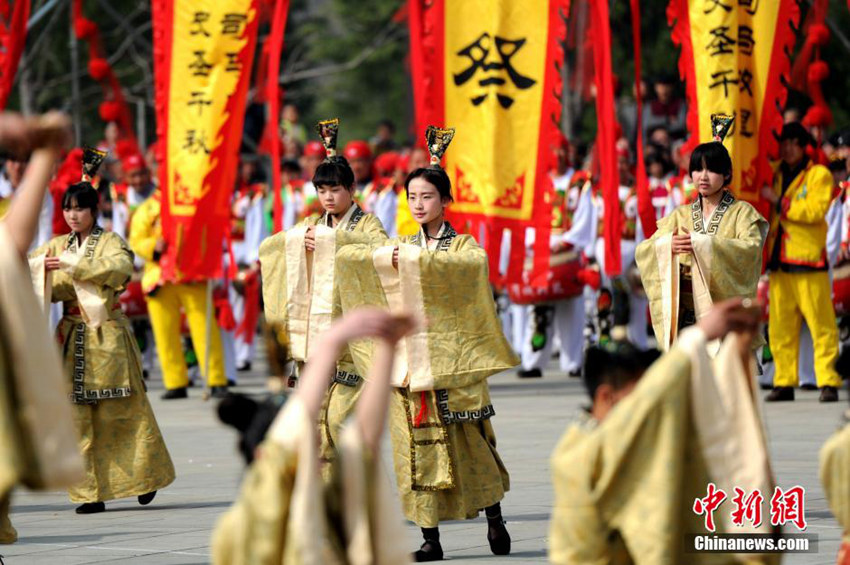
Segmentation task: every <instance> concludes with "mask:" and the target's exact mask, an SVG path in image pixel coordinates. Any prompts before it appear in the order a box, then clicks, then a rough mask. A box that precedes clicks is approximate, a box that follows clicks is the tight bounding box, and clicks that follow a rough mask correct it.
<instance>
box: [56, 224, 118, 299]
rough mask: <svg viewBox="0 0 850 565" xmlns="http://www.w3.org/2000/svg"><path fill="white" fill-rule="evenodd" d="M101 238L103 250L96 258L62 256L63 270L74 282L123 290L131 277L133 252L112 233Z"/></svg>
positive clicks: (70, 254)
mask: <svg viewBox="0 0 850 565" xmlns="http://www.w3.org/2000/svg"><path fill="white" fill-rule="evenodd" d="M102 237H103V240H102V242H101V245H102V246H103V250H102V251H101V252H100V253H99V254H98V256H97V257H93V258H88V257H83V256H81V255H77V254H74V253H64V254H62V265H63V270H64V271H65V272H67V273H68V274H69V275H70V276H71V278H72V279H74V280H76V281H79V282H89V283H92V284H94V285H97V286H107V287H109V288H113V289H115V290H119V291H120V290H123V288H124V286H125V285H126V284H127V281H128V280H130V277H131V276H132V275H133V252H132V251H130V248H129V247H128V246H127V243H126V242H125V241H124V240H123V239H121V238H120V237H118V236H117V235H115V234H114V233H110V232H104V234H103V236H102Z"/></svg>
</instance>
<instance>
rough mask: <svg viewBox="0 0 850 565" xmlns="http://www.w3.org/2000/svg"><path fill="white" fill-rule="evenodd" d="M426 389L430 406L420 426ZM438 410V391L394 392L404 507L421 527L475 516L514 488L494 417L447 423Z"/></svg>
mask: <svg viewBox="0 0 850 565" xmlns="http://www.w3.org/2000/svg"><path fill="white" fill-rule="evenodd" d="M484 384H485V386H486V383H484ZM453 392H454V391H453ZM423 394H424V395H425V399H426V404H427V406H428V407H427V409H426V412H425V415H424V417H423V418H422V419H421V420H420V422H419V424H418V425H417V424H416V420H417V416H418V415H419V414H420V411H421V409H422V402H421V400H422V395H423ZM438 410H439V408H438V406H437V402H436V399H435V393H434V392H426V393H419V392H410V391H409V390H408V389H396V390H395V391H393V393H392V395H391V397H390V417H389V426H390V434H391V437H392V442H393V460H394V467H395V474H396V483H397V484H398V491H399V496H400V497H401V506H402V510H403V511H404V515H405V517H406V518H407V519H408V520H410V521H411V522H413V523H415V524H416V525H417V526H419V527H422V528H433V527H436V526H437V525H438V524H439V522H441V521H443V520H468V519H471V518H475V517H476V516H478V514H479V512H481V510H483V509H484V508H487V507H488V506H492V505H493V504H495V503H497V502H499V501H500V500H502V499H503V498H504V497H505V493H506V492H507V491H508V490H509V489H510V477H509V475H508V471H507V469H506V468H505V465H504V463H502V459H501V457H499V453H498V452H497V451H496V434H495V433H494V431H493V425H492V423H491V422H490V420H489V419H477V420H470V421H466V422H456V423H452V424H445V423H444V421H443V417H442V413H440V412H438Z"/></svg>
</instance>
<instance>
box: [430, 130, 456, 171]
mask: <svg viewBox="0 0 850 565" xmlns="http://www.w3.org/2000/svg"><path fill="white" fill-rule="evenodd" d="M454 136H455V128H445V129H442V128H438V127H436V126H428V128H427V129H426V130H425V142H426V143H427V144H428V153H430V154H431V167H433V168H437V169H439V168H440V161H441V160H442V159H443V155H445V153H446V149H448V148H449V144H450V143H451V142H452V139H453V138H454Z"/></svg>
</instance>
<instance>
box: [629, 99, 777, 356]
mask: <svg viewBox="0 0 850 565" xmlns="http://www.w3.org/2000/svg"><path fill="white" fill-rule="evenodd" d="M715 117H717V116H715ZM731 123H732V122H731V120H728V123H725V124H724V127H725V128H727V129H728V127H729V126H731ZM720 138H721V136H718V137H717V138H716V140H715V141H710V142H708V143H703V144H701V145H699V146H697V147H696V148H695V149H694V151H693V153H692V154H691V161H690V164H689V167H688V174H689V176H690V177H691V179H692V180H693V183H694V186H695V187H696V188H697V191H698V196H697V198H696V199H695V200H694V201H693V202H692V203H691V204H685V205H682V206H679V207H678V208H676V209H675V210H674V211H673V212H672V213H671V214H669V215H668V216H666V217H664V218H662V219H661V220H659V222H658V229H657V230H656V232H655V233H654V234H653V235H652V237H651V238H650V239H648V240H646V241H644V242H642V243H640V245H638V247H637V253H636V259H637V264H638V269H639V270H640V276H641V280H642V282H643V288H644V290H645V291H646V294H647V297H648V298H649V306H650V311H651V312H652V326H653V329H654V330H655V338H656V340H657V342H658V346H659V348H660V349H662V350H663V351H667V350H668V349H669V348H670V346H671V345H672V344H673V342H674V341H675V340H676V336H677V335H678V332H679V331H680V330H681V329H683V328H684V327H686V326H690V325H693V324H694V323H696V321H697V320H699V319H700V318H701V317H702V316H703V315H705V313H706V312H707V311H708V309H709V308H711V305H712V304H713V303H714V302H719V301H721V300H725V299H727V298H734V297H742V298H754V297H755V295H756V290H757V287H758V281H759V276H760V275H761V256H762V247H763V245H764V238H765V236H766V235H767V228H768V225H767V222H766V221H765V220H764V219H763V218H762V217H761V215H760V214H759V213H758V212H757V211H756V209H755V208H753V207H752V206H751V205H750V204H748V203H747V202H744V201H742V200H736V199H735V197H734V196H733V195H732V193H731V192H730V191H729V190H728V185H729V181H730V180H731V179H732V159H731V158H730V157H729V153H728V151H726V148H725V147H723V144H722V141H721V140H720Z"/></svg>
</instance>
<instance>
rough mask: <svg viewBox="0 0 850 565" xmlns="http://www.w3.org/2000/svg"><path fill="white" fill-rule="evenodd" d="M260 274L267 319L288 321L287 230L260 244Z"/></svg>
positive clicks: (281, 321) (275, 321)
mask: <svg viewBox="0 0 850 565" xmlns="http://www.w3.org/2000/svg"><path fill="white" fill-rule="evenodd" d="M259 258H260V276H261V277H262V281H263V306H264V309H265V315H266V321H267V322H269V323H285V322H286V232H280V233H276V234H275V235H273V236H271V237H267V238H266V239H264V240H263V242H262V243H261V244H260V253H259Z"/></svg>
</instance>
